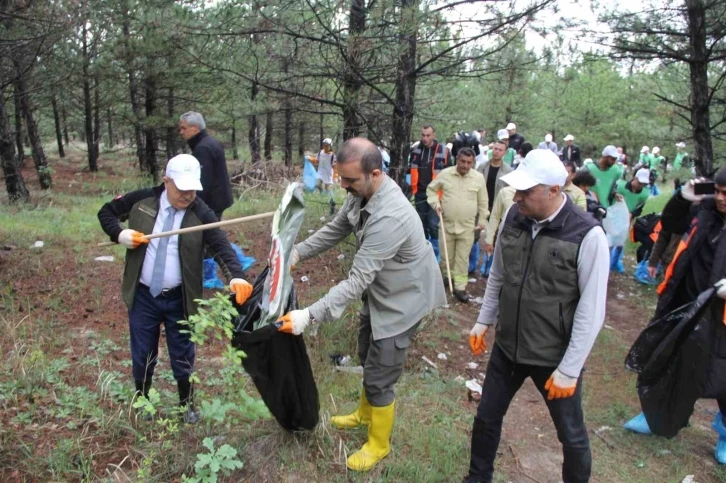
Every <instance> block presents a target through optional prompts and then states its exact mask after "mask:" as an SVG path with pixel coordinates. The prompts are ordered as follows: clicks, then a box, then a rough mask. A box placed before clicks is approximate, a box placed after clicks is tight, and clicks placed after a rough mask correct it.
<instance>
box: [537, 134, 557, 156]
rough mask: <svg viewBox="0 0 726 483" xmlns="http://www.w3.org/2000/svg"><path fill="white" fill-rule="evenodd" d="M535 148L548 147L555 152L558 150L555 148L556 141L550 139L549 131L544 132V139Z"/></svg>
mask: <svg viewBox="0 0 726 483" xmlns="http://www.w3.org/2000/svg"><path fill="white" fill-rule="evenodd" d="M537 149H549V150H550V151H552V152H553V153H555V154H557V153H558V152H559V150H558V149H557V143H556V142H554V141H552V134H550V133H547V134H545V140H544V141H543V142H541V143H539V146H537Z"/></svg>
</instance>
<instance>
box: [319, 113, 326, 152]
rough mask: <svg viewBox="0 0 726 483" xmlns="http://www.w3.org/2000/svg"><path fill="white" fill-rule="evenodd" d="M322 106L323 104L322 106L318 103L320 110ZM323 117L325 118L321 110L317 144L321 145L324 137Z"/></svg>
mask: <svg viewBox="0 0 726 483" xmlns="http://www.w3.org/2000/svg"><path fill="white" fill-rule="evenodd" d="M324 107H325V106H323V105H322V104H321V105H320V110H321V111H322V110H323V108H324ZM324 118H325V114H323V113H322V112H321V113H320V132H319V135H320V143H319V144H318V145H319V146H322V145H323V139H325V124H324V123H325V119H324Z"/></svg>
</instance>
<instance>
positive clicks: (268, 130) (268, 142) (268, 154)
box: [265, 111, 272, 161]
mask: <svg viewBox="0 0 726 483" xmlns="http://www.w3.org/2000/svg"><path fill="white" fill-rule="evenodd" d="M265 159H266V160H267V161H270V160H271V159H272V111H267V113H266V114H265Z"/></svg>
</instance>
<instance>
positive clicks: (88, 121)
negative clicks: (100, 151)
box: [81, 22, 98, 172]
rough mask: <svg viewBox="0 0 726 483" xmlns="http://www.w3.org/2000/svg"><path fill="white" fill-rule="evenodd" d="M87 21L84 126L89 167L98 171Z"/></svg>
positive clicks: (83, 39)
mask: <svg viewBox="0 0 726 483" xmlns="http://www.w3.org/2000/svg"><path fill="white" fill-rule="evenodd" d="M87 25H88V24H87V23H86V22H83V28H82V33H81V42H82V44H81V46H82V53H83V66H82V67H81V70H82V74H83V121H84V122H83V126H84V128H85V134H86V147H87V149H88V169H89V170H90V171H91V172H96V171H98V157H97V156H96V150H95V149H94V147H93V146H94V143H93V102H92V101H91V78H90V75H89V73H88V67H89V66H88V64H89V63H90V59H89V57H88V55H89V53H88V29H87Z"/></svg>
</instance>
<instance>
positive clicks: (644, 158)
mask: <svg viewBox="0 0 726 483" xmlns="http://www.w3.org/2000/svg"><path fill="white" fill-rule="evenodd" d="M652 162H653V155H652V154H650V148H649V147H648V146H643V147H642V148H640V158H638V164H640V165H641V167H645V168H648V169H650V165H651V163H652Z"/></svg>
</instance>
